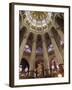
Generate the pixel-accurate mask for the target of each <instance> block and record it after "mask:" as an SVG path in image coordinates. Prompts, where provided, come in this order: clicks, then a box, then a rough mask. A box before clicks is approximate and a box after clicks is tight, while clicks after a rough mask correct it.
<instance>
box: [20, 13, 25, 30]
mask: <svg viewBox="0 0 72 90" xmlns="http://www.w3.org/2000/svg"><path fill="white" fill-rule="evenodd" d="M20 16H21V24H20V30H21V28H22V27H23V23H24V19H23V15H22V14H20Z"/></svg>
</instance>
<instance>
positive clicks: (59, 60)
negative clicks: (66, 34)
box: [48, 32, 63, 64]
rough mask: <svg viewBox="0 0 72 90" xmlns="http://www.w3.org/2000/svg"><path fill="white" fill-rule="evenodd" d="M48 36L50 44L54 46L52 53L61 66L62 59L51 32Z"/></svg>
mask: <svg viewBox="0 0 72 90" xmlns="http://www.w3.org/2000/svg"><path fill="white" fill-rule="evenodd" d="M48 34H49V37H50V39H51V42H52V44H53V46H54V51H55V55H56V57H57V59H58V63H59V64H63V58H62V56H61V53H60V51H59V49H58V46H57V44H56V42H55V39H54V36H53V35H52V33H51V32H49V33H48Z"/></svg>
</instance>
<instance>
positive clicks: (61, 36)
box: [56, 29, 64, 41]
mask: <svg viewBox="0 0 72 90" xmlns="http://www.w3.org/2000/svg"><path fill="white" fill-rule="evenodd" d="M56 31H57V32H58V35H59V36H60V38H61V40H63V41H64V34H63V32H62V31H61V30H60V29H59V30H56Z"/></svg>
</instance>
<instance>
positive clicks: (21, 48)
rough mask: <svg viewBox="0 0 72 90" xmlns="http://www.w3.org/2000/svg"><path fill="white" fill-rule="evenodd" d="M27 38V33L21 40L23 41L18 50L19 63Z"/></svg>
mask: <svg viewBox="0 0 72 90" xmlns="http://www.w3.org/2000/svg"><path fill="white" fill-rule="evenodd" d="M28 36H29V32H27V33H26V34H25V35H24V38H23V41H22V43H21V45H20V49H19V60H20V61H21V59H22V56H23V52H24V48H25V44H26V42H27V39H28Z"/></svg>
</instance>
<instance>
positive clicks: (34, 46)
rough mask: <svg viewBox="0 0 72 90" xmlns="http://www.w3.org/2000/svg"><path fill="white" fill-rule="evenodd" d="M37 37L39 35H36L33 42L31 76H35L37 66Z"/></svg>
mask: <svg viewBox="0 0 72 90" xmlns="http://www.w3.org/2000/svg"><path fill="white" fill-rule="evenodd" d="M36 38H37V36H36V35H34V40H33V44H32V53H31V57H30V71H31V72H30V76H34V72H33V71H34V68H35V56H36Z"/></svg>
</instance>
